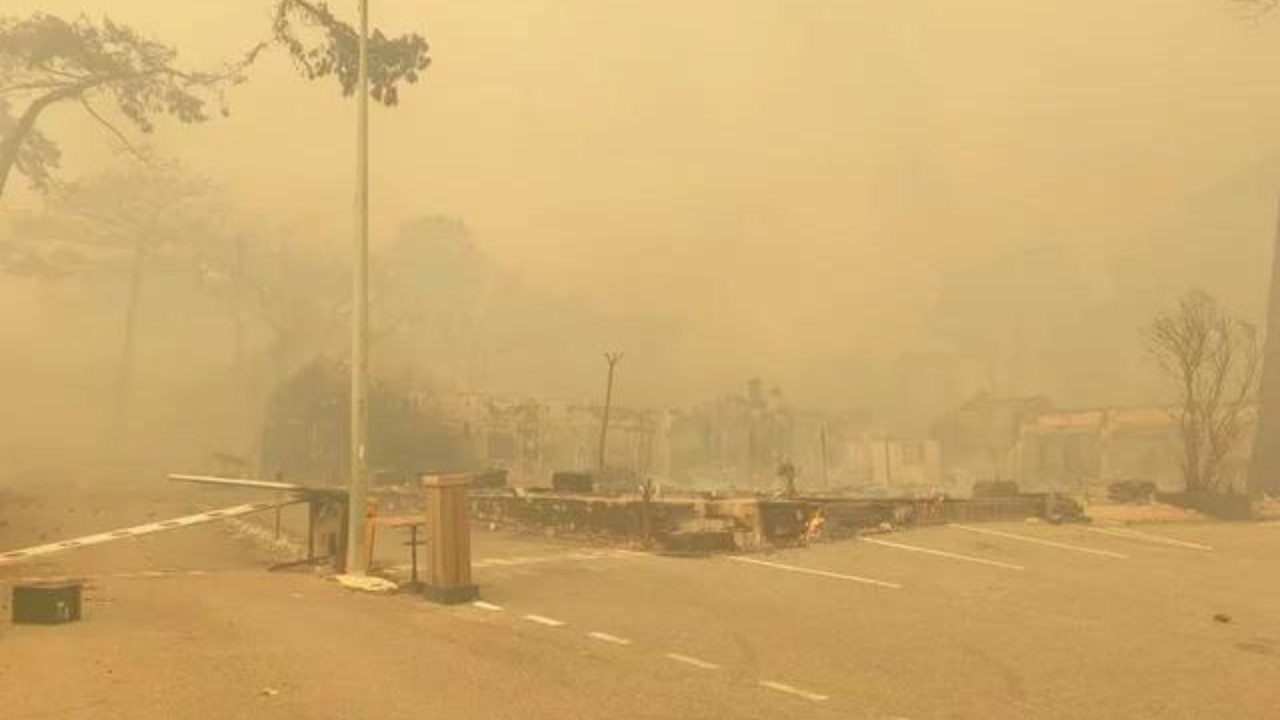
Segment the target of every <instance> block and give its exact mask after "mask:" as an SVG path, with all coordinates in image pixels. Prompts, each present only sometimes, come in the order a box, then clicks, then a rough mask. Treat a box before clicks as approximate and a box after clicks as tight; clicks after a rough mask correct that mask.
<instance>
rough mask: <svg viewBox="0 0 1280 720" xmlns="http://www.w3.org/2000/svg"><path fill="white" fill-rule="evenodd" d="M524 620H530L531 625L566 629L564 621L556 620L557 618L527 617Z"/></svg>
mask: <svg viewBox="0 0 1280 720" xmlns="http://www.w3.org/2000/svg"><path fill="white" fill-rule="evenodd" d="M524 619H525V620H528V621H529V622H531V623H537V624H539V625H546V626H547V627H564V626H565V623H564V621H563V620H556V619H555V618H549V617H544V616H542V615H525V616H524Z"/></svg>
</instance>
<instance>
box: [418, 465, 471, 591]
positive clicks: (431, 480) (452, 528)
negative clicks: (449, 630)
mask: <svg viewBox="0 0 1280 720" xmlns="http://www.w3.org/2000/svg"><path fill="white" fill-rule="evenodd" d="M422 484H423V487H424V488H425V489H426V494H427V517H426V520H427V581H426V583H425V584H424V585H423V587H422V594H423V595H424V596H425V597H426V598H427V599H428V600H431V601H432V602H438V603H444V604H456V603H463V602H470V601H472V600H475V599H476V598H478V597H479V596H480V591H479V588H477V587H476V586H475V585H474V584H473V583H472V582H471V529H470V527H469V525H468V523H467V515H468V512H469V507H468V505H469V502H468V491H469V489H470V487H471V478H470V477H469V476H468V475H465V474H454V475H427V476H426V477H424V478H423V479H422Z"/></svg>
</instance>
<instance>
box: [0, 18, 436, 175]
mask: <svg viewBox="0 0 1280 720" xmlns="http://www.w3.org/2000/svg"><path fill="white" fill-rule="evenodd" d="M271 2H272V8H273V21H272V26H271V34H270V38H269V39H268V40H265V41H263V42H259V43H257V44H255V45H254V46H253V47H251V48H249V49H248V50H247V51H246V52H245V53H244V54H243V55H242V56H241V57H240V58H238V59H236V60H235V61H233V62H230V63H227V64H225V65H224V66H222V67H219V68H216V69H212V70H193V69H188V68H184V67H182V66H181V65H180V63H179V62H178V52H177V50H176V49H175V48H174V47H172V46H170V45H167V44H165V43H162V42H159V41H156V40H153V39H150V38H147V37H145V36H144V35H143V34H142V33H140V32H138V31H137V30H134V29H133V28H131V27H129V26H128V25H124V24H121V23H117V22H115V21H113V20H111V19H110V18H103V19H102V21H101V22H94V21H92V20H89V19H88V18H85V17H80V18H77V19H75V20H71V21H68V20H64V19H62V18H59V17H56V16H54V15H49V14H47V13H35V14H33V15H31V16H30V17H27V18H18V17H5V16H0V197H3V196H4V190H5V187H6V185H7V182H8V179H9V176H10V174H11V173H12V172H13V171H15V170H16V171H17V172H18V173H19V174H21V175H23V176H24V177H26V178H27V181H28V182H29V183H30V184H31V185H32V187H34V188H35V189H37V190H46V189H47V188H48V187H49V185H50V183H51V182H52V181H53V179H54V173H55V172H56V170H57V169H58V165H59V163H60V160H61V153H60V151H59V149H58V145H57V143H56V142H54V141H53V140H52V139H51V138H50V137H49V136H47V135H45V134H44V133H43V132H41V130H40V126H39V123H40V120H41V119H42V118H43V117H44V114H45V112H46V111H47V110H49V109H51V108H53V107H55V106H60V105H74V106H77V107H78V108H79V109H80V110H82V111H83V112H84V113H85V114H86V115H87V116H88V117H89V118H90V119H92V120H93V121H94V122H96V123H97V124H98V125H100V126H101V127H102V128H103V129H104V130H105V131H106V132H107V133H108V134H109V135H110V136H111V138H112V140H113V141H114V142H116V143H118V144H119V146H120V147H121V148H122V149H123V150H125V151H126V152H128V153H130V154H132V155H134V156H137V157H140V158H141V157H142V155H143V154H142V152H141V151H140V150H139V149H138V148H137V147H135V145H134V143H133V141H132V140H130V135H131V134H136V133H142V134H146V133H150V132H151V131H152V130H153V129H154V126H155V122H156V120H157V119H158V118H161V117H165V116H168V117H170V118H173V119H176V120H178V121H180V122H183V123H203V122H205V121H207V120H209V119H210V117H211V116H212V115H214V114H221V115H226V114H227V113H228V112H229V106H228V103H227V102H226V97H225V92H226V90H227V88H229V87H231V86H234V85H236V84H238V83H241V82H243V81H244V80H245V79H246V77H247V71H248V69H249V67H250V66H251V65H252V64H253V63H254V61H255V60H256V59H257V58H258V56H259V55H260V54H261V53H262V51H263V50H265V49H267V48H268V47H271V46H276V47H280V48H283V49H284V51H285V52H287V53H288V54H289V56H290V57H291V59H292V60H293V62H294V65H295V66H296V67H297V68H298V70H299V72H300V73H301V74H302V75H303V76H304V77H305V78H306V79H308V80H317V79H322V78H327V77H335V78H336V79H337V80H338V82H339V84H340V86H341V88H342V93H343V95H345V96H350V95H351V94H353V93H354V92H355V87H356V77H357V74H358V67H359V54H358V50H357V33H356V30H355V29H354V27H353V26H352V25H351V24H350V23H347V22H345V21H343V20H341V19H340V18H338V17H337V16H336V15H335V14H334V13H333V12H332V11H331V10H330V9H329V7H328V6H327V5H326V4H325V3H323V2H309V1H308V0H271ZM429 62H430V58H429V55H428V46H427V41H426V40H425V39H423V37H422V36H420V35H418V34H416V33H408V34H405V35H401V36H398V37H388V36H387V35H385V34H384V33H383V32H382V31H380V30H375V31H374V32H373V34H372V37H371V38H370V42H369V77H370V90H369V94H370V96H371V97H372V98H373V99H374V100H375V101H377V102H380V103H382V104H383V105H387V106H393V105H396V104H397V103H398V102H399V99H400V93H399V88H400V86H401V85H403V84H412V83H415V82H417V81H418V78H419V76H420V74H421V73H422V71H424V70H425V69H426V68H427V65H428V64H429ZM130 126H132V130H133V133H131V132H127V131H128V130H129V129H130Z"/></svg>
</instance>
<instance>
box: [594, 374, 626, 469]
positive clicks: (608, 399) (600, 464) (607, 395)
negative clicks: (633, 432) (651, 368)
mask: <svg viewBox="0 0 1280 720" xmlns="http://www.w3.org/2000/svg"><path fill="white" fill-rule="evenodd" d="M604 359H605V362H607V363H609V381H608V384H606V385H605V388H604V418H603V419H602V420H601V421H600V455H599V458H598V459H597V461H596V468H597V469H598V470H600V471H603V470H604V449H605V439H606V437H607V436H608V434H609V408H610V407H611V406H612V405H613V368H614V366H615V365H617V364H618V361H619V360H621V359H622V353H620V352H607V353H605V354H604Z"/></svg>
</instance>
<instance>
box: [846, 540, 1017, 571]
mask: <svg viewBox="0 0 1280 720" xmlns="http://www.w3.org/2000/svg"><path fill="white" fill-rule="evenodd" d="M863 540H864V541H866V542H869V543H871V544H872V545H883V546H884V547H890V548H897V549H898V550H910V551H911V552H918V553H924V554H925V555H936V556H938V557H944V558H951V559H952V560H963V561H965V562H971V563H978V564H979V565H990V566H991V567H998V568H1004V569H1005V570H1026V568H1024V567H1022V566H1021V565H1014V564H1013V563H1006V562H1000V561H999V560H988V559H986V558H980V557H973V556H972V555H961V554H959V553H952V552H946V551H945V550H934V549H932V548H926V547H920V546H918V545H906V544H903V543H896V542H889V541H888V540H877V539H875V538H863Z"/></svg>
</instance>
